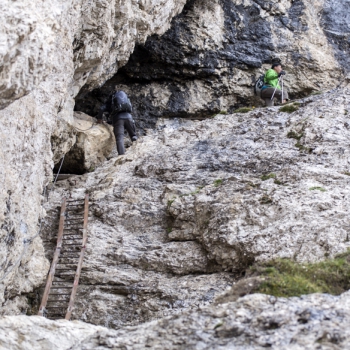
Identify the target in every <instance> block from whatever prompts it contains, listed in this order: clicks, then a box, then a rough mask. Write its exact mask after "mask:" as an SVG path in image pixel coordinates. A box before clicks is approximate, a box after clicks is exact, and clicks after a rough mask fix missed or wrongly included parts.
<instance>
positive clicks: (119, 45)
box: [0, 0, 185, 313]
mask: <svg viewBox="0 0 350 350" xmlns="http://www.w3.org/2000/svg"><path fill="white" fill-rule="evenodd" d="M184 3H185V1H184V0H176V1H175V0H174V1H173V0H172V1H158V0H155V1H148V0H147V1H143V0H142V1H134V0H128V1H124V0H123V1H121V0H98V1H91V0H73V1H70V0H69V1H50V2H43V1H30V2H28V1H25V0H18V1H9V0H4V1H1V4H0V37H1V39H0V65H1V66H0V109H1V110H0V140H1V141H0V160H1V167H0V242H1V248H0V303H1V305H2V306H4V305H5V304H4V302H5V301H6V306H4V307H3V308H1V311H0V312H1V313H6V312H7V311H6V310H7V306H9V304H11V303H12V304H13V305H17V304H18V305H22V303H21V302H20V301H19V302H18V303H17V302H16V301H15V300H14V298H16V296H19V295H20V294H21V293H27V292H30V291H32V290H33V288H34V286H38V285H40V284H41V283H42V281H43V280H44V278H45V275H46V273H47V270H48V266H49V264H48V261H47V260H46V259H45V256H44V251H43V246H42V242H41V240H40V238H39V237H38V236H37V234H38V231H39V227H38V221H39V219H40V218H41V217H44V216H45V212H44V211H43V210H42V208H41V204H42V201H43V197H42V194H43V193H44V189H45V187H46V186H47V185H48V184H50V182H51V179H52V168H53V166H54V164H56V163H57V162H58V161H59V160H60V159H61V158H62V156H63V155H64V154H65V153H67V152H68V151H69V150H70V148H71V147H72V146H73V144H74V143H75V141H76V139H75V135H74V134H75V132H74V128H73V127H72V124H73V123H74V120H73V109H74V98H75V96H76V95H77V93H78V92H79V91H80V90H81V88H82V87H83V86H84V85H87V87H86V88H85V89H86V90H88V89H89V87H91V88H92V87H97V86H99V85H101V84H102V83H103V82H105V80H106V79H108V78H110V77H111V76H112V75H113V74H114V73H115V72H116V71H117V70H118V68H120V67H121V66H122V65H123V64H125V63H126V62H127V60H128V57H129V55H130V54H131V52H132V51H133V49H134V45H135V43H136V42H140V43H142V42H144V41H145V40H146V38H147V36H148V35H150V34H153V33H157V34H162V33H163V32H164V31H166V30H167V29H168V27H169V24H170V20H171V18H172V17H173V16H175V15H176V14H178V13H179V12H180V11H181V10H182V7H183V5H184ZM91 157H92V155H91ZM85 166H87V164H85ZM9 307H10V306H9ZM10 309H11V311H9V312H11V313H12V312H13V309H12V306H11V307H10ZM20 311H21V310H19V311H17V312H20Z"/></svg>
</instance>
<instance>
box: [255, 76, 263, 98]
mask: <svg viewBox="0 0 350 350" xmlns="http://www.w3.org/2000/svg"><path fill="white" fill-rule="evenodd" d="M264 79H265V75H261V76H260V77H259V78H258V80H257V81H256V82H255V84H254V94H255V95H256V96H259V97H261V89H262V87H263V86H264V84H265V82H264Z"/></svg>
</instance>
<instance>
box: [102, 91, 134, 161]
mask: <svg viewBox="0 0 350 350" xmlns="http://www.w3.org/2000/svg"><path fill="white" fill-rule="evenodd" d="M105 112H108V113H109V115H110V119H111V121H112V124H113V128H114V135H115V139H116V142H117V150H118V154H120V155H122V154H125V147H124V128H125V129H126V131H127V132H128V134H129V136H130V138H131V141H132V142H134V141H136V140H137V136H136V130H135V123H134V120H133V118H132V115H131V112H132V106H131V102H130V100H129V98H128V96H127V94H126V93H125V92H124V91H118V92H116V93H114V94H112V95H111V96H110V97H109V98H108V100H107V102H106V103H105V104H104V105H103V106H102V107H101V108H100V111H99V113H98V116H97V122H98V123H102V122H103V121H102V117H103V113H105Z"/></svg>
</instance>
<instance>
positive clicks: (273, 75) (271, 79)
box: [264, 69, 281, 89]
mask: <svg viewBox="0 0 350 350" xmlns="http://www.w3.org/2000/svg"><path fill="white" fill-rule="evenodd" d="M264 83H265V85H270V86H271V87H274V88H275V87H276V86H277V89H281V87H280V86H279V84H278V74H277V72H276V71H275V70H274V69H269V70H268V71H267V72H266V74H265V78H264Z"/></svg>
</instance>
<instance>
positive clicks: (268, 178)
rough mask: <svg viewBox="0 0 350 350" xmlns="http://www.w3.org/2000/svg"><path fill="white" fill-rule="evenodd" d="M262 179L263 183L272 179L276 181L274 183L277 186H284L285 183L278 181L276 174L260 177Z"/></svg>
mask: <svg viewBox="0 0 350 350" xmlns="http://www.w3.org/2000/svg"><path fill="white" fill-rule="evenodd" d="M260 179H261V180H262V181H266V180H270V179H275V181H274V183H275V184H276V185H283V183H282V182H281V181H280V180H278V179H277V176H276V174H274V173H271V174H266V175H263V176H261V177H260Z"/></svg>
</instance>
